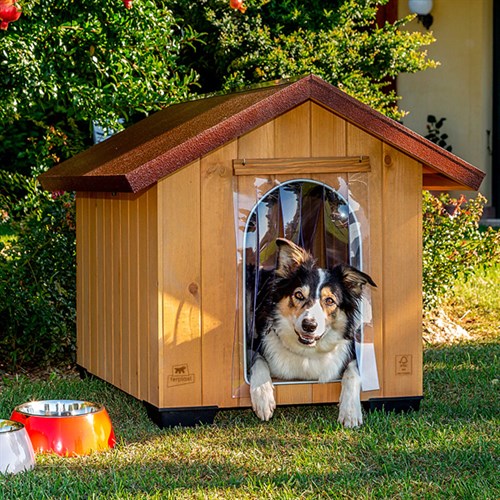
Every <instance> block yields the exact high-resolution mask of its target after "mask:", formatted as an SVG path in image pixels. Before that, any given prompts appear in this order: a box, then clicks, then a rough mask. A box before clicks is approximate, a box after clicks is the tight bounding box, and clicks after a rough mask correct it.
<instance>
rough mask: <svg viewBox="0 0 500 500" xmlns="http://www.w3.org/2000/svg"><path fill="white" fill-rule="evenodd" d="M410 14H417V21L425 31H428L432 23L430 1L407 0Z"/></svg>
mask: <svg viewBox="0 0 500 500" xmlns="http://www.w3.org/2000/svg"><path fill="white" fill-rule="evenodd" d="M408 7H409V8H410V12H412V13H413V14H417V20H418V21H419V22H421V23H422V24H423V26H424V27H425V29H429V28H430V27H431V26H432V22H433V21H434V19H433V17H432V14H431V10H432V0H408Z"/></svg>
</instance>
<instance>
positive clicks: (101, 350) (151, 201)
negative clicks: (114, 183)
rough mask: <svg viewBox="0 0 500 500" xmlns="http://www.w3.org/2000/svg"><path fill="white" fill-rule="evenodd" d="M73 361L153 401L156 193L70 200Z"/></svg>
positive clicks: (97, 195)
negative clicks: (73, 219)
mask: <svg viewBox="0 0 500 500" xmlns="http://www.w3.org/2000/svg"><path fill="white" fill-rule="evenodd" d="M77 228H78V229H77V362H78V364H79V365H80V366H82V367H83V368H85V369H86V370H88V371H89V372H90V373H92V374H93V375H96V376H98V377H100V378H102V379H104V380H106V381H108V382H110V383H112V384H113V385H115V386H117V387H119V388H120V389H122V390H124V391H125V392H127V393H129V394H131V395H133V396H135V397H137V398H140V399H145V400H155V399H158V394H157V392H158V391H157V383H155V381H154V379H155V375H156V378H157V368H158V362H157V350H158V346H157V343H155V339H157V332H158V321H157V318H158V315H157V279H156V272H157V235H156V230H157V226H156V188H155V187H154V188H152V189H150V190H148V191H146V192H144V193H141V194H139V195H131V194H125V193H122V194H116V195H113V194H112V193H81V192H80V193H78V194H77Z"/></svg>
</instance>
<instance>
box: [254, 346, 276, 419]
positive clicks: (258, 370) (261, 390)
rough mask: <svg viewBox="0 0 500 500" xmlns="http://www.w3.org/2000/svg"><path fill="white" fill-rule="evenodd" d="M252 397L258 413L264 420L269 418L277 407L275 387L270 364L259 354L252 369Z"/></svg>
mask: <svg viewBox="0 0 500 500" xmlns="http://www.w3.org/2000/svg"><path fill="white" fill-rule="evenodd" d="M250 398H251V400H252V408H253V411H254V412H255V413H256V415H257V416H258V417H259V418H260V419H261V420H264V421H267V420H269V419H270V418H271V417H272V416H273V413H274V409H275V408H276V401H275V399H274V387H273V383H272V380H271V373H270V371H269V365H268V364H267V362H266V360H265V359H264V358H263V357H262V356H257V359H256V360H255V362H254V364H253V366H252V368H251V371H250Z"/></svg>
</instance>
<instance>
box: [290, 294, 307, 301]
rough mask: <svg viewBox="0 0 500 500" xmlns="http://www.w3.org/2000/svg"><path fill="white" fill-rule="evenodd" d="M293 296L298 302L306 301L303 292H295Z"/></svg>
mask: <svg viewBox="0 0 500 500" xmlns="http://www.w3.org/2000/svg"><path fill="white" fill-rule="evenodd" d="M293 296H294V297H295V298H296V299H297V300H304V299H305V297H304V294H303V293H302V292H295V293H294V294H293Z"/></svg>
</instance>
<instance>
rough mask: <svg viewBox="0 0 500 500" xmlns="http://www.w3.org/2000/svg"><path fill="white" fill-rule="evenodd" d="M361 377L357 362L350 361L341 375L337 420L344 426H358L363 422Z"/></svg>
mask: <svg viewBox="0 0 500 500" xmlns="http://www.w3.org/2000/svg"><path fill="white" fill-rule="evenodd" d="M360 391H361V378H360V376H359V371H358V364H357V362H356V361H355V360H353V361H351V362H350V363H349V364H348V365H347V368H346V370H345V372H344V375H343V376H342V390H341V392H340V400H339V422H340V423H341V424H343V425H344V426H345V427H358V426H360V425H361V424H362V423H363V414H362V413H361V401H360V394H359V393H360Z"/></svg>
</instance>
